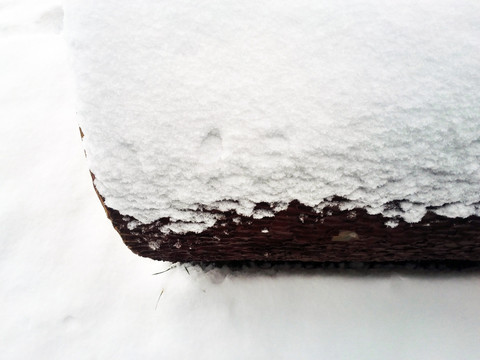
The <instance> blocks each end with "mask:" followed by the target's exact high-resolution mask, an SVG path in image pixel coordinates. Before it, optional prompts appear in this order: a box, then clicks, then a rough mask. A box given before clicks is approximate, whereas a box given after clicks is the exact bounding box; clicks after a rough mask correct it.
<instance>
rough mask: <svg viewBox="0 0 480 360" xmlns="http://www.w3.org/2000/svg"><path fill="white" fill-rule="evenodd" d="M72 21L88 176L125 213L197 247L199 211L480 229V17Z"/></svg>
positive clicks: (86, 13)
mask: <svg viewBox="0 0 480 360" xmlns="http://www.w3.org/2000/svg"><path fill="white" fill-rule="evenodd" d="M67 5H68V6H67V7H66V23H65V30H66V34H67V37H68V40H69V44H70V49H71V57H72V59H73V64H74V69H75V74H76V82H77V89H78V97H79V101H78V106H77V109H78V121H79V122H80V124H81V127H82V129H83V131H84V133H85V138H84V144H85V147H86V151H87V155H88V161H89V167H90V169H91V170H92V172H93V173H94V174H95V176H96V181H95V185H96V187H97V188H98V190H99V192H100V193H101V194H102V196H104V197H105V201H106V204H107V205H108V206H109V207H111V208H113V209H116V210H118V211H120V213H122V214H125V215H130V216H132V217H134V218H136V219H138V220H139V221H140V222H142V223H150V222H152V221H154V220H156V219H158V218H162V217H168V218H170V219H171V220H172V222H173V221H177V220H178V222H176V223H175V224H173V225H170V226H167V227H165V229H163V230H164V231H172V232H185V231H196V232H200V231H202V230H204V229H205V228H207V227H209V226H212V225H213V224H214V223H215V221H216V218H215V217H214V216H213V215H207V214H204V213H201V212H198V211H195V210H197V209H198V208H199V205H203V206H204V207H206V208H208V209H220V210H222V211H226V210H231V209H234V210H236V211H237V212H238V213H239V214H242V215H255V216H257V217H258V216H260V217H261V216H272V215H273V214H272V213H268V214H255V213H254V212H253V210H254V206H255V204H256V203H260V202H267V203H271V204H275V206H277V208H278V209H284V208H285V206H286V204H288V203H289V202H290V201H292V200H295V199H296V200H298V201H300V202H301V203H303V204H305V205H308V206H318V208H321V207H322V206H323V205H324V203H325V201H326V199H328V198H330V197H332V196H334V195H337V196H341V197H344V198H347V199H349V200H351V203H350V204H351V206H352V207H362V208H366V209H367V210H368V211H369V212H370V213H372V214H376V213H382V214H384V215H386V216H391V217H394V216H401V217H402V218H403V219H405V220H406V221H408V222H417V221H419V220H420V219H421V218H422V216H423V215H424V214H425V211H426V209H427V208H429V207H433V208H435V211H437V213H438V214H442V215H446V216H450V217H455V216H460V217H466V216H468V215H473V214H476V215H480V205H479V203H480V187H479V184H480V161H479V160H480V118H479V116H480V115H479V114H480V27H479V26H478V24H480V2H478V1H467V0H441V1H429V0H420V1H393V2H391V1H389V2H385V1H379V0H378V1H377V0H364V1H355V0H346V1H341V2H337V1H330V2H319V1H315V0H299V1H292V0H283V1H255V0H245V1H240V2H239V1H233V0H221V1H214V0H209V1H195V2H192V1H186V0H179V1H156V0H139V1H135V2H131V1H126V0H115V1H113V0H95V1H93V0H89V1H85V0H68V1H67ZM391 201H400V204H401V208H400V209H397V210H391V209H390V210H389V208H388V206H386V205H387V204H388V203H390V202H391ZM132 226H133V225H132Z"/></svg>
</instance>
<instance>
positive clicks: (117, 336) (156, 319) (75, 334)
mask: <svg viewBox="0 0 480 360" xmlns="http://www.w3.org/2000/svg"><path fill="white" fill-rule="evenodd" d="M61 26H62V10H61V7H59V6H58V4H57V3H56V0H53V1H38V0H37V1H35V0H30V1H26V0H23V1H20V0H15V1H13V0H11V1H6V0H3V1H0V134H2V141H1V142H0V155H1V156H0V230H1V231H0V358H1V359H8V360H10V359H36V360H40V359H48V360H51V359H187V358H193V359H369V360H371V359H382V360H383V359H422V360H424V359H472V360H474V359H478V358H479V357H480V305H479V304H480V274H479V273H478V272H440V273H439V272H425V271H422V272H414V271H413V272H408V271H401V272H398V271H382V272H378V271H377V272H359V271H353V270H351V271H343V272H340V271H325V270H313V269H311V270H299V269H296V270H288V269H276V270H246V271H237V272H234V271H229V270H226V269H214V270H211V271H208V272H206V273H205V272H203V271H201V270H200V269H198V268H195V267H189V268H187V269H185V267H183V266H180V267H175V268H172V269H171V270H170V271H167V272H165V273H163V274H160V275H152V274H153V273H155V272H159V271H161V270H164V269H168V268H169V267H170V266H171V264H169V263H162V262H154V261H152V260H149V259H143V258H139V257H137V256H135V255H134V254H132V253H131V252H130V251H129V250H128V249H127V247H126V246H125V245H123V243H122V241H121V239H120V237H119V236H118V235H117V234H116V232H115V231H114V230H113V228H112V226H111V225H110V222H109V221H108V219H107V218H106V217H105V214H104V212H103V209H102V207H101V206H100V203H99V202H98V200H97V198H96V195H95V194H94V192H93V189H92V185H91V181H90V176H89V173H88V169H87V167H86V162H85V158H84V155H83V149H82V145H81V142H80V137H79V132H78V128H77V125H76V120H75V114H74V108H73V103H74V100H73V86H72V79H71V73H70V70H69V67H68V62H67V57H66V50H65V45H64V43H63V39H62V37H61V35H60V34H59V31H61ZM187 270H188V271H187Z"/></svg>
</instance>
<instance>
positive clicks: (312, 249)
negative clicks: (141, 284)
mask: <svg viewBox="0 0 480 360" xmlns="http://www.w3.org/2000/svg"><path fill="white" fill-rule="evenodd" d="M92 177H93V175H92ZM97 194H98V192H97ZM98 196H99V198H100V200H101V201H102V204H103V206H104V208H105V211H106V213H107V216H108V217H109V218H110V219H111V221H112V223H113V226H114V227H115V229H116V230H117V231H118V233H119V234H120V236H121V237H122V239H123V241H124V242H125V244H126V245H127V246H128V247H129V248H130V249H131V250H132V251H133V252H134V253H136V254H138V255H141V256H145V257H149V258H152V259H155V260H168V261H182V262H187V261H223V262H226V261H242V260H252V261H302V262H327V261H333V262H338V261H362V262H385V261H425V260H427V261H430V260H463V261H465V260H467V261H479V260H480V217H478V216H470V217H468V218H447V217H444V216H440V215H436V214H435V213H433V212H428V213H427V214H426V215H425V217H424V218H423V219H422V221H421V222H419V223H414V224H410V223H406V222H404V221H402V220H400V221H399V224H398V226H396V227H394V228H390V227H387V226H386V225H385V222H386V221H387V220H388V219H386V218H384V217H383V216H382V215H369V214H367V212H366V211H365V209H358V208H357V209H353V210H343V211H342V210H340V209H339V207H338V203H339V202H341V201H345V200H344V199H340V198H339V199H335V201H333V202H332V206H330V207H327V208H325V209H324V211H323V215H321V214H318V213H316V212H315V211H314V210H313V209H312V208H310V207H307V206H305V205H302V204H300V203H299V202H297V201H294V202H292V203H290V205H289V206H288V208H287V209H286V210H284V211H280V212H278V213H277V214H276V215H275V217H268V218H263V219H253V218H250V217H243V216H239V215H237V214H236V213H234V212H224V213H222V214H223V215H224V220H221V221H218V222H217V224H216V226H215V227H213V228H210V229H208V230H205V231H204V232H202V233H200V234H194V233H187V234H183V235H179V234H168V235H166V234H163V233H161V232H160V230H159V228H160V227H161V226H162V225H165V224H167V223H168V222H169V219H168V218H164V219H159V220H157V221H156V222H154V223H151V224H148V225H140V226H138V227H136V228H135V229H132V230H130V229H129V228H128V226H127V225H128V223H129V222H130V221H133V220H135V219H134V218H132V217H130V216H124V215H121V214H120V213H119V212H118V211H116V210H114V209H111V208H109V207H107V206H106V205H105V204H104V201H103V198H102V196H101V195H100V194H98ZM258 207H259V208H269V205H268V204H259V205H258Z"/></svg>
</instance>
